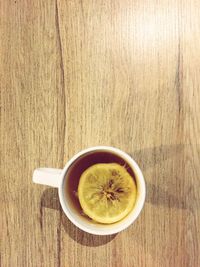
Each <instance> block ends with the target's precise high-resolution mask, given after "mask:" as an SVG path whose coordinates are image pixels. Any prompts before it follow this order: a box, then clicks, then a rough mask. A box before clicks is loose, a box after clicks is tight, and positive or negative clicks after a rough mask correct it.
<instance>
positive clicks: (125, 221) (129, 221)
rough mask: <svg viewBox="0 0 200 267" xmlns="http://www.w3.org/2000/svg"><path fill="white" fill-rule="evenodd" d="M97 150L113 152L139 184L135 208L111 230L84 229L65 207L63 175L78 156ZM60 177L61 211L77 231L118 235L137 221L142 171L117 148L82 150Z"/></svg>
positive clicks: (143, 188)
mask: <svg viewBox="0 0 200 267" xmlns="http://www.w3.org/2000/svg"><path fill="white" fill-rule="evenodd" d="M98 150H101V151H108V152H114V153H116V154H117V155H119V156H121V157H122V158H123V159H124V160H126V161H127V162H128V163H129V165H130V166H131V167H132V168H133V171H134V173H136V175H137V177H138V180H139V183H140V195H139V196H138V198H137V207H135V208H134V212H132V214H131V215H129V216H128V217H127V218H125V219H123V220H122V221H121V223H120V222H119V223H118V224H117V225H113V227H112V228H107V229H106V227H104V229H101V230H100V229H98V228H96V229H93V228H91V226H90V225H88V227H86V226H85V225H82V224H81V223H79V222H78V221H77V220H76V219H75V218H74V217H73V214H72V212H71V211H70V209H69V208H68V207H66V204H65V198H64V193H63V186H64V178H65V174H66V173H67V170H68V169H69V167H70V166H71V165H72V164H73V162H74V161H75V160H77V159H78V158H79V157H80V156H82V155H84V154H86V153H89V152H93V151H98ZM60 177H61V179H60V184H59V188H58V193H59V199H60V203H61V206H62V209H63V211H64V213H65V215H66V216H67V217H68V219H69V220H70V221H71V222H72V223H73V224H74V225H76V226H77V227H78V228H79V229H81V230H83V231H85V232H87V233H90V234H94V235H112V234H116V233H119V232H121V231H122V230H125V229H126V228H127V227H129V226H130V225H131V224H132V223H133V222H134V221H135V220H136V219H137V217H138V216H139V214H140V212H141V210H142V208H143V206H144V202H145V197H146V185H145V180H144V176H143V174H142V171H141V170H140V168H139V166H138V164H137V163H136V162H135V160H134V159H133V158H132V157H131V156H129V155H128V154H127V153H126V152H124V151H122V150H121V149H119V148H116V147H112V146H93V147H89V148H86V149H83V150H81V151H80V152H78V153H76V154H75V155H74V156H73V157H72V158H71V159H70V160H69V161H68V162H67V163H66V165H65V167H64V168H63V170H62V172H61V176H60Z"/></svg>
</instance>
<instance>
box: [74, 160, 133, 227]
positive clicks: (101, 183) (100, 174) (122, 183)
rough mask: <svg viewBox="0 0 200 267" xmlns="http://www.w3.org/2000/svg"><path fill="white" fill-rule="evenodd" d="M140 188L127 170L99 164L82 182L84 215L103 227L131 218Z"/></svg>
mask: <svg viewBox="0 0 200 267" xmlns="http://www.w3.org/2000/svg"><path fill="white" fill-rule="evenodd" d="M136 194H137V190H136V184H135V181H134V179H133V177H132V176H131V175H130V174H129V173H128V171H127V170H126V169H125V167H123V166H121V165H119V164H117V163H99V164H95V165H92V166H91V167H89V168H88V169H86V170H85V171H84V172H83V173H82V175H81V177H80V181H79V185H78V197H79V202H80V205H81V207H82V209H83V212H84V213H85V214H86V215H87V216H89V217H90V218H91V219H93V220H94V221H96V222H99V223H105V224H109V223H115V222H117V221H120V220H121V219H123V218H124V217H125V216H127V215H128V214H129V213H130V211H131V210H132V209H133V206H134V204H135V200H136Z"/></svg>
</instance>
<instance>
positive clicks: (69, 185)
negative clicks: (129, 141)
mask: <svg viewBox="0 0 200 267" xmlns="http://www.w3.org/2000/svg"><path fill="white" fill-rule="evenodd" d="M98 163H117V164H119V165H121V166H124V167H125V168H126V170H127V172H128V173H129V174H130V175H131V177H132V178H133V179H134V182H135V175H134V172H133V170H132V168H131V167H130V166H129V165H128V163H127V162H126V161H125V160H124V159H123V158H121V157H119V156H118V155H116V154H114V153H110V152H102V151H96V152H94V151H93V152H89V153H87V154H85V155H83V156H82V157H80V158H78V159H77V160H76V161H75V162H73V164H72V165H71V166H70V167H69V169H68V172H67V174H66V179H65V181H66V183H65V190H66V195H67V196H68V199H67V200H68V203H69V205H70V208H71V209H73V210H74V211H75V212H76V213H79V214H82V215H83V212H82V208H81V205H80V203H79V199H78V196H77V190H78V185H79V180H80V177H81V175H82V173H83V172H84V171H85V170H86V169H88V168H89V167H91V166H93V165H95V164H98ZM135 184H136V182H135Z"/></svg>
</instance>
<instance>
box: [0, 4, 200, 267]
mask: <svg viewBox="0 0 200 267" xmlns="http://www.w3.org/2000/svg"><path fill="white" fill-rule="evenodd" d="M0 36H1V42H0V59H1V60H0V89H1V140H0V144H1V187H0V188H1V217H0V223H1V229H2V230H1V235H0V240H1V263H0V265H1V266H2V267H7V266H19V267H21V266H58V267H59V266H62V267H63V266H66V267H70V266H73V267H75V266H76V267H79V266H80V267H90V266H92V267H99V266H101V267H109V266H110V267H111V266H115V267H122V266H123V267H135V266H137V267H138V266H141V267H143V266H148V267H151V266H152V267H160V266H165V267H167V266H170V267H172V266H181V267H189V266H191V267H198V266H200V256H199V255H200V253H199V252H200V245H199V239H200V204H199V203H200V191H199V187H200V180H199V173H200V137H199V136H200V119H199V115H200V86H199V84H200V68H199V66H200V37H199V36H200V2H199V1H197V0H191V1H186V0H183V1H181V0H176V1H174V0H173V1H172V0H167V1H166V0H165V1H164V0H159V1H155V0H151V1H144V0H140V1H139V0H134V1H131V0H123V1H122V0H116V1H112V0H107V1H105V0H101V1H85V0H80V1H79V0H74V1H72V0H68V1H61V0H57V2H56V0H49V1H39V0H35V1H29V0H24V1H19V0H15V1H14V0H12V1H11V0H8V1H1V3H0ZM93 145H112V146H116V147H119V148H121V149H123V150H124V151H126V152H128V153H129V154H131V155H132V157H133V158H134V159H135V160H136V161H138V163H139V165H140V166H141V168H142V170H143V172H144V176H145V178H146V183H147V200H146V205H145V208H144V211H143V212H142V214H141V216H140V218H139V219H138V221H137V222H136V223H135V224H134V225H132V226H131V227H129V228H128V229H127V230H126V231H123V232H122V233H119V234H118V235H116V236H108V237H98V236H92V235H89V234H86V233H84V232H82V231H80V230H79V229H77V228H76V227H75V226H73V225H72V224H71V223H70V222H69V221H68V220H67V219H66V217H65V216H64V214H63V213H62V211H61V208H60V205H59V202H58V196H57V191H56V189H52V188H47V187H45V186H37V185H34V184H32V173H33V170H34V169H35V168H37V167H39V166H47V167H56V168H62V167H63V166H64V164H65V163H66V161H67V160H68V159H69V158H70V157H71V156H73V155H74V154H75V153H76V152H78V151H79V150H81V149H83V148H86V147H89V146H93Z"/></svg>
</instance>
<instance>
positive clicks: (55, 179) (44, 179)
mask: <svg viewBox="0 0 200 267" xmlns="http://www.w3.org/2000/svg"><path fill="white" fill-rule="evenodd" d="M61 172H62V169H53V168H39V169H36V170H34V172H33V182H34V183H36V184H42V185H48V186H51V187H59V185H60V182H61V176H60V175H61Z"/></svg>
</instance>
